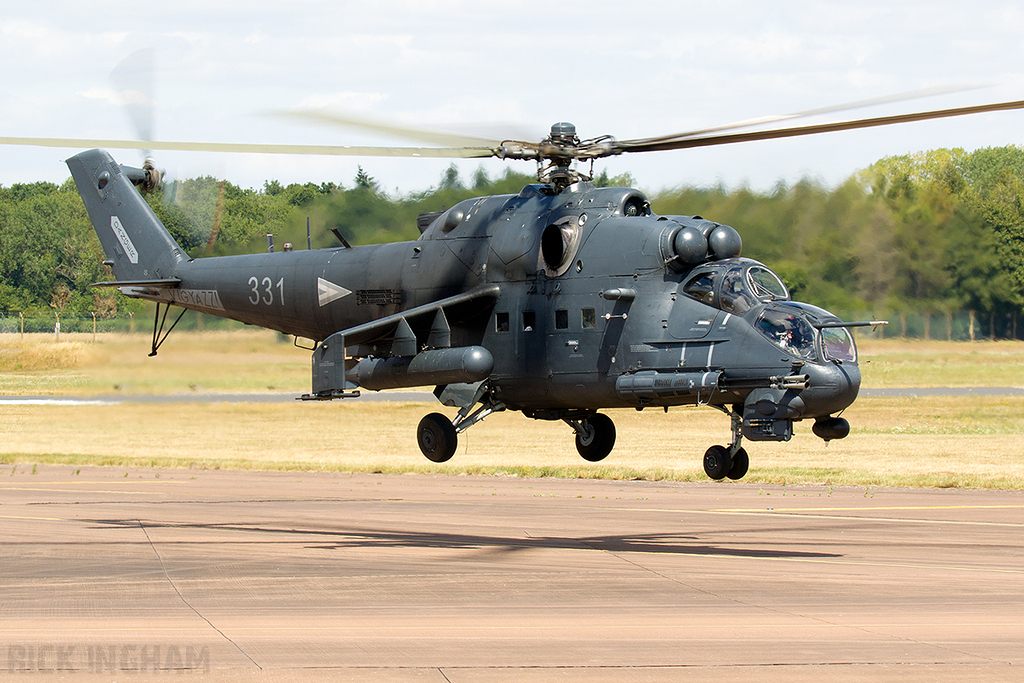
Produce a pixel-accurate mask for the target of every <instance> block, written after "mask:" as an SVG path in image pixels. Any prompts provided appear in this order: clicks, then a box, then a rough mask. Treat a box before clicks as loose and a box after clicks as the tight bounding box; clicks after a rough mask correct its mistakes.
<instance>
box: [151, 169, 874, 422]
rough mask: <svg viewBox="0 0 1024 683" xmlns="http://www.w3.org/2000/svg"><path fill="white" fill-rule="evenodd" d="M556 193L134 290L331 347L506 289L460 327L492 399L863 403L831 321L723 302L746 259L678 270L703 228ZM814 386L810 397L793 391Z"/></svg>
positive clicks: (613, 202)
mask: <svg viewBox="0 0 1024 683" xmlns="http://www.w3.org/2000/svg"><path fill="white" fill-rule="evenodd" d="M545 189H546V188H545V187H544V186H528V187H527V188H526V189H525V190H524V191H523V192H522V193H520V194H519V195H504V196H492V197H483V198H480V199H473V200H468V201H466V202H462V203H461V204H459V205H457V206H456V207H453V208H452V209H451V210H449V211H448V212H446V213H444V214H441V215H440V216H438V217H437V218H436V219H435V220H434V221H433V223H431V225H430V226H429V227H428V228H427V229H426V230H425V231H424V232H423V234H422V235H421V237H420V238H419V239H418V240H416V241H412V242H399V243H390V244H382V245H369V246H357V247H353V248H342V247H338V248H333V249H317V250H310V251H290V252H276V253H267V254H254V255H244V256H229V257H218V258H206V259H196V260H191V261H187V262H184V263H182V264H180V266H179V267H178V268H177V270H176V272H175V275H176V276H177V277H179V278H180V279H181V283H180V285H179V287H177V288H176V289H163V290H159V291H157V290H153V291H151V292H149V293H148V294H147V293H146V292H145V291H144V290H142V289H139V290H135V291H134V292H132V293H133V294H136V295H142V296H145V297H147V298H154V299H158V300H164V301H173V302H174V303H176V304H178V305H182V306H185V307H187V308H193V309H195V310H200V311H203V312H206V313H211V314H214V315H220V316H224V317H229V318H234V319H236V320H240V321H242V322H245V323H249V324H253V325H260V326H263V327H268V328H271V329H275V330H279V331H281V332H283V333H286V334H294V335H297V336H300V337H305V338H309V339H312V340H316V341H321V340H323V339H326V338H327V337H328V336H330V335H331V334H333V333H335V332H337V331H339V330H345V329H348V328H352V327H355V326H358V325H362V324H364V323H368V322H370V321H373V320H376V319H379V318H382V317H384V316H388V315H393V314H396V313H400V312H402V311H404V310H409V309H412V308H415V307H417V306H421V305H425V304H428V303H429V302H432V301H436V300H438V299H443V298H445V297H449V296H453V295H456V294H458V293H460V292H466V291H471V290H473V289H474V288H476V287H480V286H482V285H487V284H491V285H496V286H497V287H498V288H499V289H500V295H499V296H498V297H497V301H496V303H495V304H494V307H493V310H492V311H491V312H490V314H489V315H488V316H486V317H484V316H476V317H475V318H474V319H473V320H472V321H471V323H460V324H454V325H453V326H452V335H453V339H452V342H451V343H452V345H453V346H465V345H471V344H479V345H481V346H483V347H484V348H486V349H488V350H489V351H490V353H491V354H492V355H493V357H494V359H495V362H494V369H493V372H492V373H491V376H490V379H489V382H490V386H491V390H492V392H493V394H494V396H496V397H499V398H500V399H501V400H502V401H503V402H504V403H505V404H506V405H507V406H508V407H509V408H514V409H520V410H524V411H526V412H543V411H558V410H564V409H579V408H582V409H597V408H607V407H622V406H633V407H646V406H670V405H684V404H694V403H714V404H719V405H728V404H735V403H743V402H744V400H745V399H746V397H747V396H748V395H749V394H750V392H751V391H752V390H761V391H762V392H767V393H768V394H769V399H770V400H771V401H772V402H773V403H774V404H775V405H777V406H784V408H781V409H780V410H782V412H784V413H785V414H786V415H788V416H791V417H795V418H798V419H799V418H802V417H812V416H817V415H826V414H831V413H834V412H837V411H839V410H842V409H843V408H844V407H846V405H848V404H849V403H850V402H852V400H853V398H855V397H856V392H857V387H858V386H859V383H860V376H859V371H858V368H857V364H856V355H855V350H854V349H853V348H852V340H850V342H849V344H850V347H851V348H850V349H849V350H848V351H847V352H846V354H845V355H844V356H843V357H842V358H829V357H827V353H828V351H827V349H826V348H824V347H823V346H822V339H821V336H822V333H821V332H820V331H819V330H818V329H817V328H815V327H814V324H815V323H820V322H832V321H837V320H838V319H836V318H835V317H834V316H831V315H830V314H828V313H827V312H825V311H822V310H821V309H815V308H813V307H808V306H796V305H792V304H788V303H787V302H788V293H778V292H776V293H775V294H774V295H769V296H761V297H759V296H758V294H757V293H756V292H754V293H751V292H747V296H746V300H744V301H743V303H742V306H738V305H737V304H736V303H734V302H729V301H728V297H727V295H726V293H725V290H724V289H723V288H724V287H725V286H726V283H724V281H725V280H726V279H727V278H728V274H729V272H731V271H735V273H736V275H735V276H734V277H733V281H734V282H733V285H732V286H735V280H736V277H741V278H745V277H747V274H748V273H751V272H753V271H752V269H756V273H755V275H756V276H758V277H760V276H761V273H762V271H766V272H769V273H770V271H768V269H767V268H765V267H764V266H762V265H761V264H758V263H756V262H754V261H750V260H748V259H719V260H709V261H704V262H702V263H699V264H697V265H696V266H693V267H682V268H680V267H678V266H677V267H672V265H671V264H670V262H671V260H672V256H673V255H672V234H673V232H674V231H678V230H679V227H680V225H681V224H682V225H686V224H688V223H689V224H694V225H700V224H706V223H709V222H708V221H703V220H702V219H699V218H694V217H681V216H674V217H662V216H655V215H652V214H650V213H649V211H646V210H643V209H644V207H645V206H646V199H644V198H643V196H642V195H641V194H640V193H638V192H636V191H635V190H628V189H621V188H595V187H593V186H591V185H588V184H579V185H576V186H573V187H570V188H569V189H567V190H565V191H563V192H562V193H561V194H558V195H550V194H547V193H546V192H545ZM638 207H639V209H638ZM630 214H635V215H630ZM713 225H714V224H713ZM718 272H720V273H721V275H720V276H719V277H720V279H721V280H723V282H719V283H712V289H711V291H710V292H707V291H704V290H700V288H699V287H697V290H698V291H696V292H694V291H688V289H693V287H692V286H691V285H690V284H689V283H691V281H693V279H694V277H695V275H694V274H695V273H706V274H709V277H710V276H714V275H715V273H718ZM712 279H713V277H712ZM699 284H700V283H698V285H699ZM740 284H741V285H746V286H747V288H748V289H749V288H750V287H751V285H750V284H749V283H748V282H746V281H744V282H741V283H740ZM705 289H706V288H705ZM780 307H782V309H780ZM740 308H742V310H740ZM777 310H783V313H784V315H787V316H793V317H795V318H796V319H800V320H804V321H805V323H804V324H803V325H802V326H801V331H802V333H803V334H804V335H805V336H806V339H805V340H804V342H805V343H804V346H803V347H802V348H799V349H794V348H789V347H787V346H785V345H780V343H779V342H778V340H777V339H775V338H774V337H773V336H772V335H771V334H766V333H765V330H764V329H763V328H765V326H766V323H765V322H764V319H765V315H767V314H766V311H768V312H769V313H770V312H771V311H777ZM769 317H771V316H769ZM775 317H778V314H775ZM759 321H760V323H759ZM759 325H760V326H759ZM830 334H833V335H836V334H840V333H835V332H833V333H830ZM841 334H845V331H842V332H841ZM364 353H372V350H371V351H369V352H366V351H364ZM851 353H852V355H851ZM804 375H806V376H807V386H806V388H803V387H800V386H799V384H800V382H799V380H798V379H797V380H794V379H790V380H789V384H786V380H785V378H793V377H796V378H800V377H802V376H804ZM790 394H792V395H794V396H795V395H799V400H797V401H794V400H793V398H794V396H791V395H790ZM780 414H781V413H780Z"/></svg>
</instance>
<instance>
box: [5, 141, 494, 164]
mask: <svg viewBox="0 0 1024 683" xmlns="http://www.w3.org/2000/svg"><path fill="white" fill-rule="evenodd" d="M0 145H23V146H30V147H64V148H72V149H91V148H94V147H106V148H110V149H141V150H164V151H172V152H230V153H238V154H296V155H312V156H316V155H319V156H362V157H433V158H441V159H483V158H486V157H492V156H495V150H494V149H491V148H489V147H348V146H343V145H277V144H251V143H235V142H158V141H155V140H90V139H79V138H21V137H0Z"/></svg>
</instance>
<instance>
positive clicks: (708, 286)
mask: <svg viewBox="0 0 1024 683" xmlns="http://www.w3.org/2000/svg"><path fill="white" fill-rule="evenodd" d="M683 293H684V294H686V295H687V296H689V297H692V298H694V299H696V300H697V301H701V302H703V303H706V304H712V303H713V302H714V300H715V273H714V272H713V271H712V272H708V273H700V274H699V275H696V276H695V277H692V278H690V281H689V282H687V283H686V284H685V285H683Z"/></svg>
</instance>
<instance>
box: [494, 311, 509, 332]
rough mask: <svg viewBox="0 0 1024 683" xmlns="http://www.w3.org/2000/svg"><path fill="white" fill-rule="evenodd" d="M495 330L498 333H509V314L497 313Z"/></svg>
mask: <svg viewBox="0 0 1024 683" xmlns="http://www.w3.org/2000/svg"><path fill="white" fill-rule="evenodd" d="M494 329H495V331H496V332H508V313H495V315H494Z"/></svg>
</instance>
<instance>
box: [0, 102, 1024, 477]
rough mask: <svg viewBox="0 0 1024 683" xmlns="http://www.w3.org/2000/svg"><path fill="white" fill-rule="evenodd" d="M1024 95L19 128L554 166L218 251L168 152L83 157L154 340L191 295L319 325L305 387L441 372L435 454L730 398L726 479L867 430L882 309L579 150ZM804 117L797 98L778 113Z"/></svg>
mask: <svg viewBox="0 0 1024 683" xmlns="http://www.w3.org/2000/svg"><path fill="white" fill-rule="evenodd" d="M1020 108H1024V101H1017V102H1006V103H998V104H990V105H982V106H977V107H965V108H959V109H946V110H933V111H929V112H923V113H914V114H906V115H899V116H886V117H876V118H862V119H856V120H850V121H843V122H838V123H826V124H814V125H807V126H802V127H782V128H775V129H770V130H763V129H761V130H753V131H749V130H748V131H740V132H737V131H735V130H732V129H734V128H736V126H730V127H723V128H718V129H713V130H705V131H698V132H695V133H686V134H680V135H674V136H665V137H657V138H645V139H639V140H624V141H617V140H615V139H613V138H611V137H601V138H595V139H592V140H582V141H581V140H580V139H579V137H577V135H576V131H575V127H574V126H573V125H572V124H569V123H557V124H555V125H554V126H552V128H551V133H550V135H549V136H548V137H547V138H545V139H544V140H542V141H541V142H540V143H529V142H521V141H503V142H500V143H490V144H481V145H478V146H474V145H470V146H463V147H453V148H435V147H429V148H349V147H323V148H312V149H308V148H296V147H292V146H285V145H277V146H267V145H230V144H216V143H201V144H193V143H160V142H153V141H143V142H138V143H123V142H119V141H85V140H76V141H68V140H61V141H47V140H39V139H25V138H0V143H6V144H47V145H52V146H65V147H66V146H71V145H74V146H79V147H88V146H109V147H115V146H116V147H129V148H138V149H145V150H153V149H201V150H205V151H231V152H239V151H243V152H244V151H257V152H261V153H267V152H280V153H287V154H291V153H320V154H355V155H371V154H387V155H390V156H395V155H406V156H448V157H463V158H473V157H490V156H495V157H499V158H503V159H528V160H533V161H535V162H537V165H538V182H537V183H535V184H530V185H527V186H526V187H524V188H523V189H522V191H520V192H519V193H518V194H514V195H501V196H490V197H480V198H476V199H470V200H466V201H464V202H461V203H460V204H458V205H456V206H453V207H451V208H450V209H448V210H446V211H443V212H438V213H431V214H424V215H421V216H420V219H419V222H418V225H419V228H420V231H421V235H420V237H419V239H417V240H415V241H412V242H400V243H390V244H380V245H370V246H350V245H349V244H348V243H347V242H345V241H344V239H342V240H341V241H342V244H340V245H339V246H337V247H335V248H327V249H315V250H313V249H306V250H285V251H274V250H273V247H272V246H271V247H270V249H269V250H268V253H262V254H252V255H242V256H224V257H211V258H199V259H193V258H190V257H189V256H188V255H187V254H186V253H185V252H184V251H183V250H182V248H181V247H180V246H179V245H178V244H177V243H176V242H175V240H174V239H173V238H172V237H171V235H170V234H169V233H168V231H167V230H166V229H165V228H164V226H163V225H162V224H161V223H160V221H159V220H158V219H157V217H156V215H155V214H154V213H153V211H152V210H151V208H150V207H149V205H148V204H147V203H146V201H145V199H144V197H143V196H142V194H141V193H140V191H139V190H140V189H143V190H144V189H146V188H152V187H154V186H156V185H157V184H158V183H159V182H160V173H159V172H158V171H157V169H156V167H155V165H154V164H153V163H151V162H149V161H147V163H146V164H145V165H144V166H143V167H142V168H134V167H129V166H124V165H121V164H119V163H117V162H116V161H115V160H114V159H113V158H112V157H111V156H110V154H108V153H107V152H105V151H103V150H100V149H92V150H90V151H86V152H82V153H80V154H77V155H76V156H73V157H71V158H70V159H68V161H67V164H68V167H69V168H70V170H71V174H72V176H73V178H74V180H75V183H76V185H77V187H78V190H79V192H80V194H81V196H82V200H83V202H84V203H85V206H86V208H87V210H88V213H89V216H90V218H91V220H92V222H93V225H94V228H95V230H96V234H97V235H98V237H99V240H100V243H101V244H102V247H103V250H104V252H105V254H106V260H105V261H104V264H105V265H107V266H109V268H110V269H111V271H112V273H113V275H114V278H115V279H114V280H112V281H109V282H102V283H96V286H104V287H116V288H118V289H119V290H120V291H121V292H122V293H123V294H125V295H126V296H129V297H134V298H141V299H146V300H149V301H153V302H156V304H157V309H156V320H155V321H154V332H153V343H152V351H151V354H155V353H156V351H157V349H158V348H159V346H160V344H161V343H162V342H163V341H164V340H165V339H166V338H167V334H169V333H170V331H171V330H172V329H173V327H174V324H173V323H172V324H171V325H170V327H169V328H168V329H166V331H165V329H164V328H165V327H166V322H167V318H168V312H169V310H170V309H171V307H180V308H182V309H183V310H182V311H181V313H184V309H191V310H195V311H201V312H203V313H208V314H211V315H216V316H221V317H225V318H231V319H234V320H239V321H242V322H244V323H248V324H252V325H258V326H262V327H266V328H270V329H273V330H277V331H279V332H282V333H284V334H288V335H295V336H296V337H299V338H304V339H310V340H313V342H314V343H315V345H314V347H313V348H312V391H311V392H310V393H309V394H306V395H304V396H302V397H301V398H302V399H304V400H317V401H320V400H331V399H340V398H354V397H357V396H358V395H359V392H360V390H371V391H378V390H383V389H392V388H400V387H416V386H433V387H435V388H434V395H435V396H436V397H437V399H438V401H439V402H440V403H441V404H443V405H445V406H448V407H451V408H456V409H457V414H456V415H455V417H454V419H449V418H448V417H446V416H445V415H443V414H441V413H430V414H428V415H426V416H425V417H423V419H422V420H421V421H420V423H419V426H418V428H417V442H418V444H419V447H420V450H421V451H422V452H423V454H424V455H425V456H426V457H427V458H429V459H430V460H432V461H434V462H445V461H447V460H448V459H450V458H451V457H452V456H453V455H454V453H455V452H456V449H457V444H458V434H459V433H461V432H463V431H465V430H466V429H468V428H470V427H471V426H473V425H474V424H476V423H477V422H479V421H481V420H483V419H484V418H485V417H487V416H488V415H490V414H492V413H494V412H496V411H504V410H515V411H520V412H522V413H523V414H524V415H525V416H526V417H529V418H533V419H538V420H561V421H564V422H565V423H566V424H568V425H569V427H571V429H572V432H573V433H574V434H575V439H576V448H577V450H578V452H579V454H580V455H581V456H582V457H583V458H584V459H586V460H588V461H591V462H596V461H600V460H602V459H603V458H605V457H606V456H607V455H608V454H609V453H610V452H611V451H612V449H613V447H614V445H615V426H614V424H613V422H612V420H611V419H610V418H609V417H608V416H607V415H606V414H605V413H602V412H599V411H601V410H605V409H610V408H635V409H637V410H644V409H647V408H662V409H664V410H666V411H667V410H668V409H669V408H670V407H674V406H684V405H705V406H710V407H712V408H716V409H718V410H720V411H721V412H723V413H725V414H726V415H727V416H728V417H729V419H730V423H731V433H732V440H731V443H730V444H729V445H728V446H721V445H715V446H711V447H710V448H708V449H707V451H706V453H705V454H704V470H705V472H706V473H707V475H708V476H709V477H710V478H712V479H716V480H718V479H724V478H726V477H728V478H731V479H740V478H742V477H743V476H744V475H745V474H746V472H747V470H748V467H749V457H748V454H747V452H746V450H745V449H744V448H743V446H742V442H743V440H744V439H747V440H749V441H787V440H789V439H790V438H791V437H792V436H793V424H794V422H797V421H800V420H813V421H814V425H813V432H814V434H816V435H817V436H819V437H821V438H822V439H824V440H826V441H828V440H831V439H841V438H844V437H845V436H847V435H848V433H849V430H850V426H849V423H848V422H847V421H846V420H845V419H843V418H842V417H839V414H840V413H841V412H842V411H843V410H844V409H845V408H847V407H848V406H849V405H851V404H852V403H853V401H854V400H855V399H856V397H857V393H858V390H859V387H860V382H861V375H860V370H859V367H858V363H857V348H856V344H855V343H854V339H853V336H852V335H851V333H850V328H852V327H856V326H863V325H878V324H884V323H883V322H882V321H858V322H844V321H842V320H840V319H839V318H838V317H836V316H835V315H833V314H831V313H829V312H828V311H826V310H823V309H821V308H818V307H816V306H813V305H810V304H807V303H800V302H797V301H793V300H792V298H791V297H790V294H789V291H788V290H787V288H786V285H785V284H784V282H783V281H782V279H781V278H779V276H778V275H776V274H775V273H774V272H772V270H771V269H770V268H769V267H767V266H766V265H764V264H762V263H759V262H757V261H754V260H751V259H748V258H744V257H742V256H741V251H742V241H741V239H740V235H739V233H738V232H737V231H736V230H735V229H734V228H732V227H730V226H727V225H722V224H719V223H716V222H714V221H711V220H707V219H705V218H702V217H700V216H659V215H657V214H655V213H654V212H653V211H652V208H651V205H650V202H649V201H648V199H647V198H646V197H645V196H644V195H643V194H642V193H641V192H639V191H637V190H635V189H629V188H600V187H596V186H595V185H594V184H592V183H591V182H590V179H591V178H590V175H588V174H586V173H583V172H581V171H580V170H578V169H577V168H576V166H577V164H578V162H584V163H585V162H587V161H589V162H591V167H590V173H591V174H592V173H593V161H594V160H595V159H598V158H602V157H607V156H612V155H617V154H622V153H634V152H646V151H659V150H671V149H683V148H688V147H698V146H708V145H720V144H728V143H734V142H743V141H750V140H764V139H771V138H780V137H791V136H796V135H809V134H815V133H822V132H832V131H839V130H848V129H852V128H865V127H870V126H882V125H890V124H894V123H902V122H909V121H918V120H924V119H930V118H941V117H949V116H961V115H965V114H972V113H981V112H985V111H996V110H1005V109H1020ZM820 111H824V110H819V111H818V112H804V113H803V114H801V115H806V114H809V113H820ZM794 116H797V115H794ZM784 118H791V117H777V119H776V120H781V119H784ZM744 125H745V124H744ZM90 142H101V145H90V144H88V143H90ZM161 310H162V317H161ZM178 319H180V315H179V318H178ZM174 322H175V323H176V322H177V321H174Z"/></svg>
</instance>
